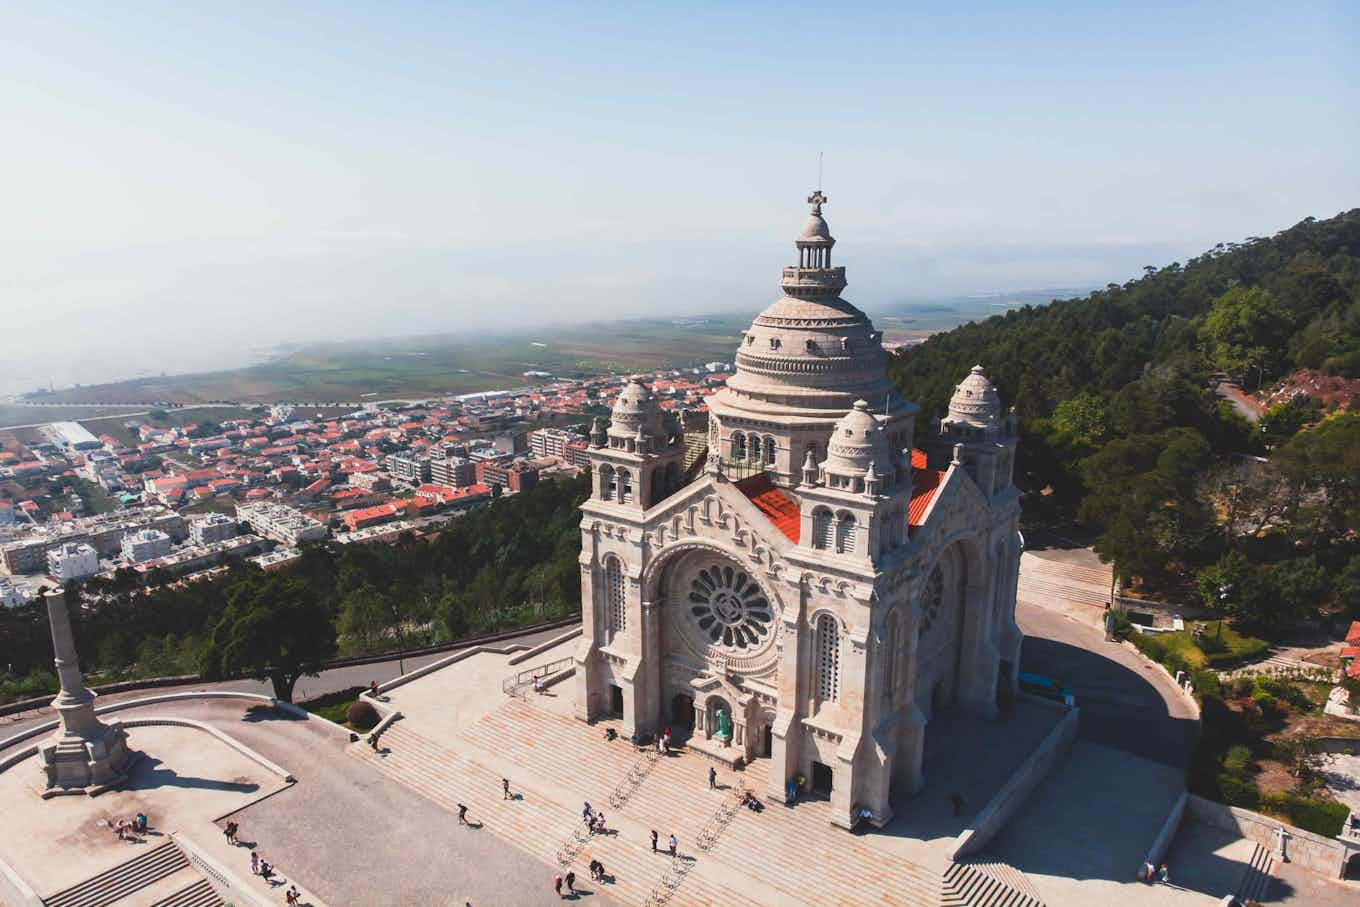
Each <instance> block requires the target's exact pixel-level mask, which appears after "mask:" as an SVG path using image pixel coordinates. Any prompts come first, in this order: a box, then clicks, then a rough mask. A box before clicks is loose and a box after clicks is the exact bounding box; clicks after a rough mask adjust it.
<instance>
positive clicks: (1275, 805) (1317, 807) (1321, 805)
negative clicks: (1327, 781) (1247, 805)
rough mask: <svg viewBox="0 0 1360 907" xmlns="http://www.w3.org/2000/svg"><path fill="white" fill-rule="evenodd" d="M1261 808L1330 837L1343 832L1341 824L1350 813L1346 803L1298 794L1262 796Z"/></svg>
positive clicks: (1315, 832)
mask: <svg viewBox="0 0 1360 907" xmlns="http://www.w3.org/2000/svg"><path fill="white" fill-rule="evenodd" d="M1261 809H1262V811H1264V812H1269V813H1273V814H1275V815H1276V816H1279V817H1280V818H1283V819H1287V820H1288V821H1289V824H1290V825H1295V826H1297V827H1299V828H1302V829H1303V830H1304V831H1311V832H1313V833H1314V834H1318V835H1325V836H1326V837H1328V838H1334V837H1336V836H1337V835H1339V834H1341V826H1342V825H1344V824H1345V822H1346V816H1348V815H1349V814H1350V808H1349V807H1348V806H1346V804H1344V803H1338V802H1337V801H1335V800H1319V799H1318V798H1316V797H1300V796H1299V795H1298V794H1269V795H1267V796H1265V797H1262V798H1261Z"/></svg>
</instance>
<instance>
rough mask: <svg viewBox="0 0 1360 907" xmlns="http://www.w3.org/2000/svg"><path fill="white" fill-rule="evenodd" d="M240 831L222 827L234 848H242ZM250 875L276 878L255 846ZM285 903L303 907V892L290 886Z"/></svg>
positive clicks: (234, 826)
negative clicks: (239, 839) (237, 837)
mask: <svg viewBox="0 0 1360 907" xmlns="http://www.w3.org/2000/svg"><path fill="white" fill-rule="evenodd" d="M138 818H141V816H138ZM240 831H241V826H240V825H238V824H237V823H235V822H228V823H227V824H226V825H224V826H223V827H222V835H223V837H225V838H226V839H227V843H228V844H230V845H231V846H232V847H237V846H240V843H241V842H240V841H238V840H236V835H237V834H238V833H239V832H240ZM250 873H251V875H257V876H260V877H261V878H263V879H264V880H265V881H269V880H270V879H272V878H273V877H274V864H273V863H271V862H269V861H268V860H266V859H265V858H264V857H262V856H260V852H259V851H257V850H256V849H255V848H254V846H253V845H251V848H250ZM283 902H284V904H285V905H287V907H302V892H301V891H298V888H297V886H296V885H291V884H290V885H289V886H288V890H287V891H285V892H284V893H283Z"/></svg>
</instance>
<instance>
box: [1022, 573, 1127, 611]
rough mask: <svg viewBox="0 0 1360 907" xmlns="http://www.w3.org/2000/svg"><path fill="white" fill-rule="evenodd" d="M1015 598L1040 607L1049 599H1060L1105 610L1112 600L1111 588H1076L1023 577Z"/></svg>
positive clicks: (1065, 584)
mask: <svg viewBox="0 0 1360 907" xmlns="http://www.w3.org/2000/svg"><path fill="white" fill-rule="evenodd" d="M1015 597H1016V598H1018V599H1021V600H1022V601H1030V602H1034V603H1035V604H1040V605H1042V604H1045V602H1046V600H1047V599H1050V598H1058V599H1062V600H1064V601H1073V602H1079V603H1081V604H1083V605H1094V606H1097V607H1101V608H1103V607H1105V605H1106V603H1107V602H1109V600H1110V587H1109V586H1106V587H1105V588H1104V589H1097V588H1092V587H1090V586H1075V585H1070V584H1067V583H1060V582H1050V581H1048V580H1044V579H1036V578H1025V577H1021V579H1020V582H1019V583H1018V584H1017V585H1016V587H1015Z"/></svg>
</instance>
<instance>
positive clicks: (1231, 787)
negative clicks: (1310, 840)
mask: <svg viewBox="0 0 1360 907" xmlns="http://www.w3.org/2000/svg"><path fill="white" fill-rule="evenodd" d="M1217 780H1218V798H1217V799H1219V800H1221V801H1222V802H1224V803H1226V804H1228V805H1229V806H1240V807H1242V808H1243V809H1255V808H1256V807H1257V806H1258V805H1259V804H1260V802H1261V792H1260V791H1258V790H1257V789H1256V785H1255V784H1253V783H1252V782H1250V781H1248V780H1246V779H1244V778H1238V777H1237V776H1235V775H1230V774H1227V773H1224V774H1221V775H1219V776H1218V779H1217ZM1300 827H1302V826H1300Z"/></svg>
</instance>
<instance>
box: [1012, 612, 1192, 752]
mask: <svg viewBox="0 0 1360 907" xmlns="http://www.w3.org/2000/svg"><path fill="white" fill-rule="evenodd" d="M1016 619H1017V621H1018V622H1019V624H1020V629H1022V630H1023V631H1024V632H1025V641H1024V644H1023V646H1022V648H1021V653H1020V667H1021V670H1023V671H1028V672H1030V673H1034V674H1043V675H1046V676H1048V677H1052V678H1054V679H1055V680H1057V681H1059V682H1060V683H1062V684H1063V685H1064V686H1066V687H1067V688H1068V689H1069V690H1070V691H1071V692H1072V694H1073V695H1074V696H1076V699H1077V706H1078V707H1079V708H1080V709H1081V719H1080V720H1081V724H1080V727H1079V730H1078V737H1079V738H1081V739H1085V740H1090V741H1091V742H1093V743H1099V744H1103V745H1105V746H1109V747H1113V748H1115V749H1120V750H1123V751H1125V752H1128V753H1132V754H1134V755H1137V756H1142V757H1144V758H1146V759H1151V760H1153V761H1156V762H1161V763H1164V764H1167V765H1174V766H1177V767H1180V768H1184V767H1185V766H1186V765H1188V764H1189V758H1190V751H1191V750H1192V749H1193V748H1194V745H1195V740H1196V737H1197V734H1198V730H1197V727H1196V722H1195V715H1194V711H1193V709H1192V707H1191V705H1190V703H1189V702H1188V701H1187V699H1186V697H1185V694H1184V693H1182V692H1181V691H1180V689H1179V688H1178V687H1177V686H1176V684H1175V683H1174V682H1173V681H1172V680H1171V678H1169V677H1168V676H1167V675H1166V674H1165V673H1163V672H1162V670H1161V669H1160V668H1158V667H1156V666H1154V665H1152V664H1151V663H1149V662H1147V661H1146V660H1145V659H1144V658H1143V657H1142V656H1141V655H1138V654H1137V653H1135V652H1130V651H1129V650H1128V649H1126V648H1125V647H1124V646H1122V645H1119V644H1118V643H1109V642H1105V634H1104V631H1103V630H1101V629H1100V628H1099V627H1097V626H1096V625H1095V624H1094V623H1091V622H1085V621H1079V620H1077V619H1075V618H1073V617H1071V616H1069V615H1068V614H1067V613H1065V612H1063V611H1057V610H1052V609H1049V608H1045V607H1041V606H1038V605H1034V604H1028V603H1021V604H1019V605H1017V606H1016Z"/></svg>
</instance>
